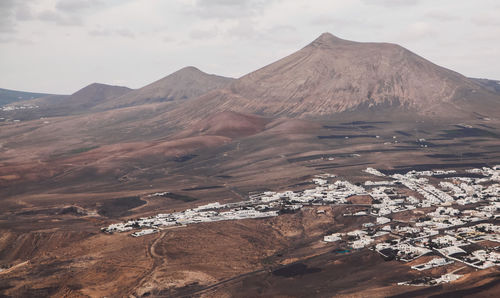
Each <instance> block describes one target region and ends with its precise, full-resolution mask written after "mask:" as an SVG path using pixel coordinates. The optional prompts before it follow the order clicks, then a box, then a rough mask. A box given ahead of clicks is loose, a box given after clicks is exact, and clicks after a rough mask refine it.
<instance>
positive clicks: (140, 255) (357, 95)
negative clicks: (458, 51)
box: [0, 33, 500, 297]
mask: <svg viewBox="0 0 500 298" xmlns="http://www.w3.org/2000/svg"><path fill="white" fill-rule="evenodd" d="M495 84H497V85H498V82H495V81H488V80H476V79H470V78H466V77H464V76H462V75H460V74H458V73H456V72H453V71H451V70H448V69H444V68H442V67H439V66H437V65H435V64H433V63H431V62H429V61H427V60H425V59H423V58H421V57H419V56H417V55H416V54H414V53H412V52H410V51H408V50H406V49H404V48H402V47H400V46H397V45H393V44H386V43H357V42H351V41H346V40H342V39H339V38H337V37H335V36H333V35H331V34H329V33H325V34H323V35H321V36H320V37H319V38H317V39H316V40H314V41H313V42H312V43H311V44H309V45H307V46H306V47H304V48H303V49H301V50H299V51H297V52H296V53H294V54H292V55H290V56H288V57H285V58H283V59H282V60H279V61H277V62H275V63H273V64H270V65H268V66H266V67H264V68H262V69H259V70H257V71H255V72H253V73H250V74H248V75H246V76H243V77H242V78H239V79H230V78H224V77H220V76H215V75H207V74H205V73H203V72H201V71H200V70H198V69H196V68H194V67H187V68H184V69H182V70H179V71H178V72H176V73H174V74H172V75H169V76H167V77H166V78H164V79H161V80H159V81H157V82H155V83H152V84H151V85H148V86H146V87H143V88H141V89H137V90H130V89H128V88H125V87H116V86H108V85H102V84H92V85H90V86H87V87H85V88H83V89H82V90H80V91H78V92H76V93H75V94H73V95H69V96H55V95H49V96H46V95H43V96H41V97H38V98H36V99H31V100H25V101H20V102H15V103H12V104H10V105H11V106H16V105H17V107H21V106H24V107H25V108H22V109H21V108H12V109H4V110H0V117H1V118H3V122H1V123H0V200H1V203H0V231H1V234H0V268H2V271H0V295H4V296H14V297H29V296H54V297H62V296H64V297H104V296H106V297H125V296H135V297H165V296H168V297H170V296H174V297H176V296H177V297H184V296H195V297H197V296H201V297H233V296H240V297H257V296H259V297H310V296H311V293H313V295H314V296H317V297H330V296H334V295H339V296H349V297H378V296H395V297H412V296H432V295H437V296H439V295H444V296H450V297H459V296H471V297H472V296H474V297H479V296H484V297H487V296H490V297H493V296H496V295H498V293H499V292H500V283H499V281H500V272H499V270H498V266H493V267H490V268H488V269H484V270H476V269H475V268H473V267H470V266H462V264H460V263H458V262H455V263H454V264H452V265H449V266H447V267H446V268H442V267H438V268H433V269H431V271H432V272H430V273H429V272H426V273H425V274H424V273H423V272H421V271H416V270H413V269H412V268H411V266H414V265H418V264H420V263H422V262H424V261H426V259H425V258H429V259H431V257H432V256H434V254H433V253H430V254H429V255H426V256H424V257H422V258H421V259H418V260H416V261H413V262H409V263H404V262H400V261H398V260H385V259H384V258H383V257H381V256H380V255H379V254H377V253H376V252H375V251H372V250H370V249H369V247H366V248H362V249H351V248H350V247H348V245H347V244H346V243H344V242H340V243H328V242H324V241H323V239H324V238H323V237H324V236H325V235H327V234H329V233H334V232H335V233H344V232H349V231H352V230H355V229H359V228H361V227H362V226H363V224H366V223H370V222H373V217H370V216H357V217H352V216H344V215H345V214H348V213H355V212H359V211H362V210H365V209H366V208H367V206H370V205H371V204H372V199H371V198H367V197H366V196H365V197H362V196H359V197H358V196H351V197H349V199H350V201H349V203H346V204H337V205H320V204H311V205H307V206H304V207H303V208H301V209H300V210H296V211H294V212H281V213H280V215H279V216H274V217H266V218H258V219H242V220H230V221H219V222H207V223H198V224H189V225H176V226H172V227H168V228H164V229H160V230H158V231H156V232H155V233H153V234H150V235H145V236H142V237H131V236H130V235H129V234H130V233H113V234H108V233H103V232H101V228H103V227H106V226H108V225H110V224H113V223H118V222H123V221H126V220H129V219H135V218H140V217H148V216H154V215H156V214H159V213H173V212H179V211H183V210H186V209H190V208H195V207H197V206H201V205H204V204H208V203H213V202H219V203H221V204H228V203H235V202H240V201H244V200H247V199H248V198H249V196H252V195H254V194H257V193H263V192H267V191H272V192H284V191H303V190H305V189H310V188H314V187H315V185H314V183H313V182H312V179H313V178H315V177H317V176H318V175H325V174H331V175H336V176H338V177H339V178H342V179H345V180H348V181H350V182H352V183H355V184H356V185H363V183H365V182H366V181H367V180H370V179H371V180H373V177H372V176H371V175H370V174H368V173H366V172H363V170H365V169H366V168H374V169H378V170H381V171H386V172H387V173H406V172H409V171H412V170H417V171H427V170H438V169H439V170H456V171H464V170H466V169H472V168H483V167H488V168H493V167H495V166H497V165H499V164H500V150H499V148H500V93H498V91H497V90H496V89H495V88H492V87H491V86H494V87H495V86H496V85H495ZM159 193H161V194H163V195H153V194H159ZM479 205H480V204H479ZM479 205H478V206H479ZM452 206H454V207H457V205H456V204H452ZM474 206H476V205H474ZM457 208H458V207H457ZM434 209H435V208H430V209H425V208H424V209H422V208H419V209H415V210H408V211H404V212H401V213H397V214H396V213H394V214H390V215H388V216H389V217H390V218H391V219H392V220H393V222H392V224H391V225H397V224H398V223H402V222H415V221H418V220H419V218H421V217H423V212H431V211H433V210H434ZM495 213H496V214H498V210H496V211H495ZM485 222H488V223H493V224H498V222H497V219H496V217H494V219H489V220H485ZM478 245H484V246H488V247H493V250H497V248H498V243H496V244H495V243H494V242H493V243H487V242H485V243H482V242H481V243H480V244H478ZM450 271H454V272H455V271H456V272H458V273H459V274H461V275H463V276H462V277H461V278H460V279H458V280H456V281H452V282H451V283H446V284H442V285H441V284H440V285H434V286H424V287H412V286H407V285H398V283H399V282H404V281H407V280H412V279H416V278H418V277H421V276H424V275H425V276H429V275H430V276H433V277H437V276H440V275H442V274H444V273H447V272H450Z"/></svg>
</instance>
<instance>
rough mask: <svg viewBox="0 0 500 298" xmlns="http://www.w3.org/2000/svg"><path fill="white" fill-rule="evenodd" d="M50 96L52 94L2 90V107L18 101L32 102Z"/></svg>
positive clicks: (0, 92) (0, 93)
mask: <svg viewBox="0 0 500 298" xmlns="http://www.w3.org/2000/svg"><path fill="white" fill-rule="evenodd" d="M49 95H50V94H45V93H34V92H24V91H16V90H9V89H2V88H0V106H3V105H6V104H9V103H13V102H16V101H21V100H30V99H35V98H40V97H44V96H49Z"/></svg>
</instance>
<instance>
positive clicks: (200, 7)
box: [0, 0, 500, 94]
mask: <svg viewBox="0 0 500 298" xmlns="http://www.w3.org/2000/svg"><path fill="white" fill-rule="evenodd" d="M323 32H330V33H332V34H334V35H336V36H338V37H341V38H344V39H349V40H355V41H384V42H393V43H397V44H400V45H402V46H404V47H406V48H408V49H410V50H411V51H413V52H415V53H417V54H419V55H421V56H423V57H425V58H427V59H429V60H431V61H432V62H434V63H436V64H439V65H441V66H445V67H447V68H450V69H453V70H455V71H458V72H460V73H462V74H464V75H466V76H472V77H486V78H491V79H500V1H498V0H474V1H467V0H325V1H319V0H164V1H163V0H162V1H160V0H0V88H8V89H17V90H24V91H38V92H49V93H61V94H68V93H73V92H75V91H76V90H78V89H80V88H82V87H84V86H86V85H88V84H90V83H93V82H101V83H107V84H114V85H125V86H128V87H131V88H139V87H142V86H144V85H146V84H148V83H151V82H153V81H155V80H157V79H160V78H162V77H164V76H165V75H168V74H169V73H172V72H174V71H176V70H178V69H180V68H182V67H184V66H189V65H192V66H196V67H198V68H200V69H201V70H203V71H205V72H208V73H215V74H219V75H224V76H230V77H239V76H241V75H244V74H246V73H248V72H250V71H253V70H256V69H258V68H260V67H262V66H264V65H266V64H268V63H270V62H273V61H275V60H277V59H279V58H282V57H283V56H286V55H288V54H290V53H292V52H294V51H296V50H298V49H300V48H302V47H303V46H305V45H307V44H308V43H309V42H311V41H312V40H314V39H315V38H316V37H317V36H319V35H320V34H321V33H323Z"/></svg>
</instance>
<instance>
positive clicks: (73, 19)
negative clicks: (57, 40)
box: [37, 10, 83, 26]
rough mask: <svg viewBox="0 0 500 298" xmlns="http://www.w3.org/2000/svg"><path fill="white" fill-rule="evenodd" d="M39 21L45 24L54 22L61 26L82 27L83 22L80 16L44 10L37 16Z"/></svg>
mask: <svg viewBox="0 0 500 298" xmlns="http://www.w3.org/2000/svg"><path fill="white" fill-rule="evenodd" d="M37 19H38V20H40V21H44V22H52V23H55V24H56V25H61V26H81V25H83V20H82V18H81V17H80V16H78V15H67V14H63V13H60V12H57V11H54V10H44V11H42V12H40V13H39V14H38V15H37Z"/></svg>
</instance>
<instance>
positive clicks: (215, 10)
mask: <svg viewBox="0 0 500 298" xmlns="http://www.w3.org/2000/svg"><path fill="white" fill-rule="evenodd" d="M275 1H276V0H267V1H266V0H196V1H195V2H194V3H193V5H192V6H190V7H188V9H187V11H188V12H189V13H191V14H195V15H197V16H198V17H201V18H207V19H238V18H242V17H249V16H254V15H257V14H261V13H262V12H263V11H264V10H265V9H266V7H268V6H269V5H271V4H272V3H273V2H275Z"/></svg>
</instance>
